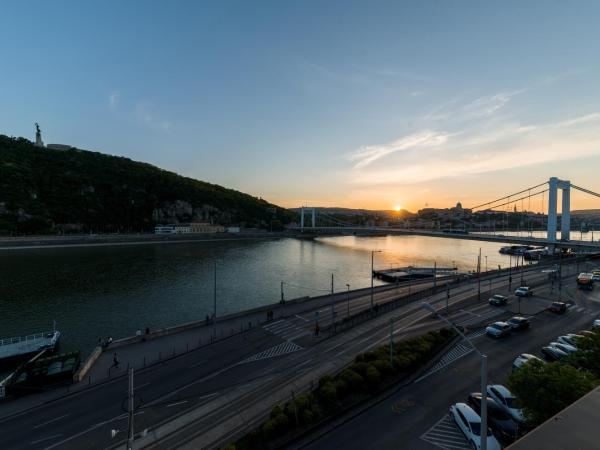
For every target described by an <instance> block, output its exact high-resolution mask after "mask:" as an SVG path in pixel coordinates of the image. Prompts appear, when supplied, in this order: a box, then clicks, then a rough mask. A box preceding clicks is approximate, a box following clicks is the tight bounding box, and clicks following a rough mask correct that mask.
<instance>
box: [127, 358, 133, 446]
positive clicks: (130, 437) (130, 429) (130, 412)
mask: <svg viewBox="0 0 600 450" xmlns="http://www.w3.org/2000/svg"><path fill="white" fill-rule="evenodd" d="M127 403H128V406H129V407H128V427H127V450H133V367H130V368H129V398H128V402H127Z"/></svg>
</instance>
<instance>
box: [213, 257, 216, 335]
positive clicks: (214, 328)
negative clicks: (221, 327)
mask: <svg viewBox="0 0 600 450" xmlns="http://www.w3.org/2000/svg"><path fill="white" fill-rule="evenodd" d="M214 281H215V283H214V286H215V288H214V296H213V339H215V340H216V339H217V261H215V280H214Z"/></svg>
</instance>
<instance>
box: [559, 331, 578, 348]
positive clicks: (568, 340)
mask: <svg viewBox="0 0 600 450" xmlns="http://www.w3.org/2000/svg"><path fill="white" fill-rule="evenodd" d="M582 337H583V336H581V335H579V334H573V333H569V334H566V335H564V336H560V337H559V338H558V339H557V341H558V342H560V343H561V344H567V345H572V346H573V347H577V339H579V338H582Z"/></svg>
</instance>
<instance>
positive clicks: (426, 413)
mask: <svg viewBox="0 0 600 450" xmlns="http://www.w3.org/2000/svg"><path fill="white" fill-rule="evenodd" d="M563 288H564V295H563V297H567V299H569V300H571V301H573V302H574V303H573V305H571V306H570V307H569V310H568V312H567V313H566V314H565V315H562V316H561V315H556V314H553V313H550V312H547V311H544V308H545V307H547V306H548V305H549V304H550V303H551V302H552V301H553V300H556V297H557V291H556V288H555V290H554V292H552V293H551V292H550V287H549V286H546V287H545V288H544V289H538V290H537V291H536V295H535V297H533V298H531V299H527V300H524V301H523V302H522V305H521V307H522V308H523V311H524V312H526V313H530V314H533V316H532V326H531V328H530V330H528V331H525V332H519V333H517V332H515V333H513V334H511V335H510V336H507V337H505V338H502V339H498V340H495V339H491V338H489V337H487V336H485V335H481V336H478V337H475V338H474V343H475V345H477V347H478V349H479V350H480V351H481V352H482V353H484V354H486V355H487V356H488V376H489V384H494V383H499V384H503V383H505V381H506V379H507V377H508V375H509V373H510V371H511V364H512V361H513V360H514V358H515V357H516V356H517V355H518V354H520V353H532V354H535V355H538V356H540V357H541V353H540V349H541V347H542V346H544V345H547V343H548V342H550V341H551V340H555V339H556V338H557V337H558V336H560V335H563V334H566V333H571V332H578V331H580V330H582V329H587V328H589V327H590V325H591V323H592V320H593V319H594V318H597V317H599V316H600V291H595V292H594V291H592V292H587V291H586V292H584V291H580V290H577V289H576V286H575V283H574V281H570V282H567V283H565V284H564V285H563ZM517 307H518V306H517V304H516V302H515V300H514V298H513V299H511V301H510V302H509V304H508V305H507V307H506V308H499V309H506V311H507V312H508V315H510V314H512V312H516V311H517ZM490 308H491V307H490ZM494 320H495V319H490V321H494ZM463 347H464V348H463ZM461 348H462V351H461ZM443 362H445V363H446V365H445V366H443V364H439V365H438V367H434V369H433V370H432V371H431V373H427V374H426V376H425V378H423V379H421V380H418V381H417V382H416V383H414V384H413V385H411V386H410V387H407V388H405V389H402V390H401V391H399V392H397V393H396V394H395V395H393V396H392V397H390V398H387V399H385V400H384V401H382V402H381V403H379V404H377V405H376V406H375V407H373V408H371V409H369V410H368V411H366V412H364V413H363V414H360V415H359V416H357V417H355V418H353V419H352V420H350V421H348V422H346V423H345V424H343V425H342V426H340V427H338V428H336V429H335V430H332V431H331V432H329V433H328V434H326V435H325V436H323V437H322V438H321V439H319V440H318V441H316V442H313V443H312V444H310V445H307V446H306V447H303V448H306V449H310V450H320V449H323V450H324V449H331V448H344V449H364V448H377V449H397V448H410V449H411V450H412V449H415V450H421V449H422V450H425V449H428V450H433V449H439V448H442V449H446V450H459V449H468V448H470V447H469V446H468V444H467V442H466V441H465V439H464V437H462V434H461V433H460V431H458V429H457V428H456V426H455V425H454V424H453V423H452V422H451V421H449V419H448V416H447V412H448V408H449V406H450V405H451V404H452V403H455V402H459V401H463V402H465V401H466V398H467V395H468V394H469V393H471V392H479V391H480V359H479V357H478V356H477V354H476V353H475V352H473V351H470V350H469V349H468V347H465V346H462V344H458V345H457V348H454V349H452V350H451V351H449V352H448V354H447V355H446V357H445V359H444V361H443ZM440 366H443V367H440Z"/></svg>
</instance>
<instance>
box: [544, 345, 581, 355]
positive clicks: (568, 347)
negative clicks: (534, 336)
mask: <svg viewBox="0 0 600 450" xmlns="http://www.w3.org/2000/svg"><path fill="white" fill-rule="evenodd" d="M548 345H549V346H550V347H556V348H557V349H559V350H560V351H562V352H565V353H567V354H569V353H575V352H576V351H577V347H573V346H572V345H569V344H563V343H561V342H550V344H548Z"/></svg>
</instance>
